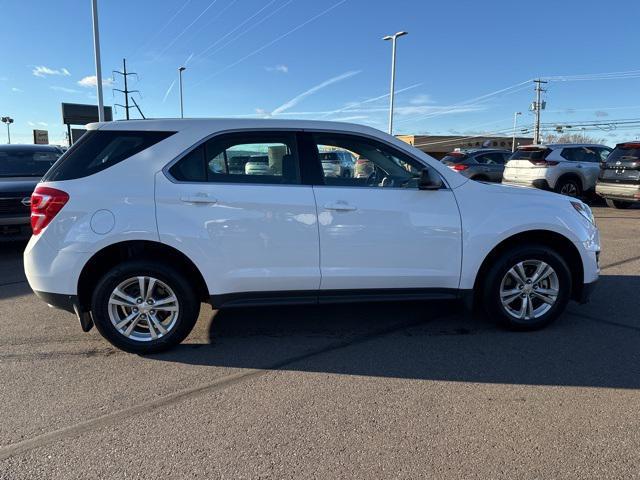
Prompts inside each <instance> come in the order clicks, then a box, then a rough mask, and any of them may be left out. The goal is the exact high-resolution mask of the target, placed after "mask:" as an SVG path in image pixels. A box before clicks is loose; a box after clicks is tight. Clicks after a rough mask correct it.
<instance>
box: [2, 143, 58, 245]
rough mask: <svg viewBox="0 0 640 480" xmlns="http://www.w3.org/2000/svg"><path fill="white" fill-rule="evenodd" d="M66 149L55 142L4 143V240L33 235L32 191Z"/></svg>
mask: <svg viewBox="0 0 640 480" xmlns="http://www.w3.org/2000/svg"><path fill="white" fill-rule="evenodd" d="M62 153H63V151H62V149H61V148H60V147H56V146H53V145H0V240H17V239H22V238H27V237H29V236H30V235H31V219H30V215H31V211H30V203H31V194H32V193H33V190H34V189H35V187H36V185H37V184H38V182H39V181H40V179H41V178H42V176H43V175H44V174H45V173H47V170H49V168H51V166H52V165H53V164H54V163H55V161H56V160H58V158H59V157H60V156H61V155H62Z"/></svg>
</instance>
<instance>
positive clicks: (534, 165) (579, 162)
mask: <svg viewBox="0 0 640 480" xmlns="http://www.w3.org/2000/svg"><path fill="white" fill-rule="evenodd" d="M609 153H611V148H609V147H607V146H605V145H597V144H578V143H573V144H561V143H556V144H548V145H527V146H523V147H519V148H518V149H517V150H516V151H515V152H514V153H513V155H512V156H511V158H510V160H509V162H507V165H506V167H505V169H504V174H503V177H502V183H508V184H514V185H525V186H529V187H536V188H541V189H543V190H553V191H555V192H557V193H561V194H563V195H569V196H571V197H580V196H582V195H583V194H585V193H593V192H594V191H595V188H596V181H597V179H598V174H599V173H600V163H601V162H603V161H604V160H606V158H607V156H609Z"/></svg>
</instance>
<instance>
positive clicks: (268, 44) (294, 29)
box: [194, 0, 347, 87]
mask: <svg viewBox="0 0 640 480" xmlns="http://www.w3.org/2000/svg"><path fill="white" fill-rule="evenodd" d="M346 1H347V0H341V1H339V2H338V3H335V4H334V5H332V6H330V7H329V8H327V9H326V10H323V11H322V12H320V13H318V14H316V15H314V16H313V17H311V18H310V19H308V20H306V21H304V22H302V23H301V24H300V25H298V26H296V27H294V28H292V29H291V30H289V31H288V32H286V33H283V34H282V35H280V36H279V37H276V38H274V39H273V40H271V41H270V42H268V43H266V44H264V45H263V46H262V47H260V48H257V49H255V50H254V51H252V52H250V53H248V54H247V55H245V56H244V57H241V58H239V59H238V60H236V61H235V62H232V63H230V64H229V65H227V66H225V67H223V68H221V69H220V70H218V71H217V72H214V73H213V74H212V75H209V76H208V77H207V78H205V79H203V80H201V81H200V82H198V83H197V84H196V85H194V87H196V86H198V85H201V84H202V83H204V82H206V81H208V80H210V79H212V78H213V77H216V76H218V75H220V74H221V73H223V72H226V71H227V70H229V69H230V68H233V67H235V66H236V65H238V64H240V63H242V62H244V61H245V60H247V59H248V58H250V57H253V56H254V55H257V54H258V53H260V52H261V51H263V50H265V49H266V48H269V47H270V46H271V45H273V44H274V43H276V42H279V41H280V40H282V39H283V38H285V37H288V36H289V35H291V34H292V33H294V32H297V31H298V30H300V29H301V28H302V27H304V26H306V25H308V24H309V23H311V22H313V21H314V20H317V19H318V18H320V17H322V16H324V15H326V14H327V13H329V12H330V11H331V10H333V9H335V8H337V7H339V6H340V5H342V4H343V3H345V2H346Z"/></svg>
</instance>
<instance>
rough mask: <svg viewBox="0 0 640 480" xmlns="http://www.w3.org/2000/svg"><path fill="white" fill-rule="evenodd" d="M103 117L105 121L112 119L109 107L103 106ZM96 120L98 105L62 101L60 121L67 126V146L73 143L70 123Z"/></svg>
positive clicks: (78, 123)
mask: <svg viewBox="0 0 640 480" xmlns="http://www.w3.org/2000/svg"><path fill="white" fill-rule="evenodd" d="M104 119H105V121H106V122H111V121H113V112H112V110H111V107H104ZM97 121H98V106H97V105H85V104H81V103H63V104H62V123H64V124H65V125H66V126H67V135H68V136H69V146H71V145H72V143H73V137H72V135H71V125H86V124H87V123H94V122H97Z"/></svg>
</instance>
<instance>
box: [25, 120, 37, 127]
mask: <svg viewBox="0 0 640 480" xmlns="http://www.w3.org/2000/svg"><path fill="white" fill-rule="evenodd" d="M27 125H29V126H30V127H35V126H36V124H35V123H33V122H32V121H28V122H27Z"/></svg>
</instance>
